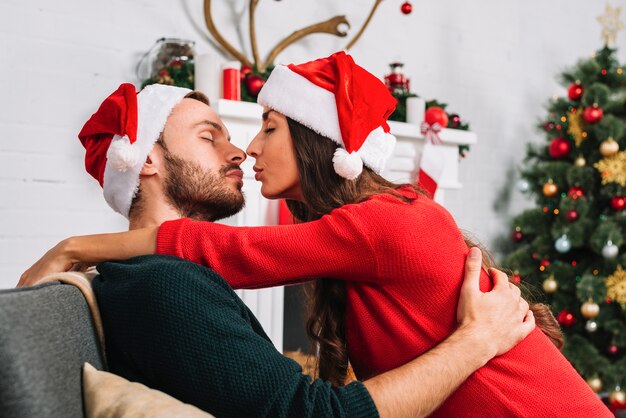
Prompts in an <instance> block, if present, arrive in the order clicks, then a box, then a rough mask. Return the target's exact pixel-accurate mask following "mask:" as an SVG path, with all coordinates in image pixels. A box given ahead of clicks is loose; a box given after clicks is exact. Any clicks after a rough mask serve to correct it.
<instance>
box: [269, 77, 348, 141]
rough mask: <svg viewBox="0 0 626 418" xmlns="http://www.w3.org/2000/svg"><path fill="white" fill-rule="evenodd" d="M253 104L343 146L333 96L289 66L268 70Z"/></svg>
mask: <svg viewBox="0 0 626 418" xmlns="http://www.w3.org/2000/svg"><path fill="white" fill-rule="evenodd" d="M295 92H297V94H295ZM257 102H258V103H259V104H260V105H262V106H267V107H269V108H271V109H274V110H276V111H278V112H280V113H282V114H283V115H285V116H288V117H290V118H291V119H293V120H295V121H296V122H300V123H301V124H303V125H304V126H306V127H307V128H310V129H312V130H314V131H315V132H317V133H318V134H320V135H324V136H325V137H327V138H330V139H332V140H333V141H334V142H336V143H337V144H339V145H341V146H344V145H343V140H342V137H341V128H340V127H339V116H337V104H336V103H335V94H334V93H333V92H330V91H328V90H325V89H323V88H322V87H320V86H318V85H316V84H314V83H311V82H310V81H309V80H307V79H306V78H304V77H302V76H301V75H300V74H297V73H294V72H293V71H291V70H290V69H289V67H287V66H285V65H278V66H276V67H275V68H274V69H273V70H272V73H271V74H270V76H269V78H268V79H267V81H266V82H265V84H264V85H263V88H262V89H261V92H260V93H259V97H258V98H257Z"/></svg>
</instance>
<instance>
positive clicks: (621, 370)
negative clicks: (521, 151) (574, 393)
mask: <svg viewBox="0 0 626 418" xmlns="http://www.w3.org/2000/svg"><path fill="white" fill-rule="evenodd" d="M599 20H600V21H601V23H602V25H603V33H602V34H603V38H604V41H605V46H604V47H603V48H602V49H600V50H599V51H597V52H596V53H595V54H593V55H592V56H591V58H589V59H584V60H581V61H580V62H578V64H577V65H575V66H574V67H573V68H571V69H569V70H567V71H565V72H564V73H563V74H561V81H562V84H563V86H564V87H565V88H566V89H567V90H566V92H565V91H564V95H563V97H559V98H554V99H552V100H551V101H550V102H549V104H548V114H547V117H546V119H545V120H543V121H542V123H541V124H540V128H541V129H542V130H543V131H544V132H545V135H546V139H547V141H546V142H545V143H542V144H531V145H529V147H528V151H527V155H526V159H525V160H524V167H523V169H522V173H521V177H522V179H521V180H520V182H519V183H518V187H519V188H520V190H522V191H524V192H526V193H529V194H532V195H534V196H535V198H536V202H537V207H535V208H532V209H529V210H526V211H524V212H523V213H521V214H520V215H518V216H517V217H516V218H515V219H514V220H513V231H512V234H513V241H514V242H515V243H516V244H515V247H514V249H513V251H512V252H511V253H510V254H508V256H507V257H506V259H505V261H504V263H503V264H504V265H505V266H507V267H509V268H511V270H513V271H514V274H515V275H516V276H515V277H516V278H517V279H519V278H520V277H521V278H522V284H524V283H527V284H528V285H527V287H528V288H529V289H533V288H534V289H543V291H544V292H545V295H544V297H543V298H542V299H543V300H544V301H545V302H546V303H548V304H549V305H551V307H552V310H553V312H554V314H555V316H556V318H557V320H558V321H559V323H560V324H561V326H562V329H563V332H564V334H565V346H564V348H563V354H564V355H565V356H566V357H567V358H568V360H569V361H570V362H571V363H572V364H573V365H574V367H575V368H576V370H578V372H579V373H580V374H581V375H582V376H583V377H584V378H585V379H586V380H587V382H588V383H589V385H590V386H591V387H592V389H594V390H595V391H596V392H599V391H601V390H602V389H603V388H604V390H605V391H606V392H605V393H607V394H609V397H610V401H611V403H612V406H613V407H614V409H615V408H618V407H620V405H622V404H624V405H625V406H626V403H624V402H625V401H624V395H625V394H624V388H625V387H626V235H625V234H626V210H625V209H626V74H624V72H625V70H626V68H625V67H624V66H620V65H619V63H618V61H617V59H616V50H615V49H612V48H610V47H609V45H611V43H612V42H614V40H615V35H616V32H617V30H619V29H620V26H622V27H623V25H622V24H621V22H620V21H619V9H611V8H610V6H607V12H606V14H605V15H604V16H601V17H600V18H599Z"/></svg>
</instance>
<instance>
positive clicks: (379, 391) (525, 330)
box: [364, 248, 535, 417]
mask: <svg viewBox="0 0 626 418" xmlns="http://www.w3.org/2000/svg"><path fill="white" fill-rule="evenodd" d="M481 261H482V258H481V253H480V250H478V248H472V249H471V250H470V255H469V256H468V259H467V261H466V263H465V281H464V283H463V287H462V289H461V297H460V300H459V305H458V310H457V318H458V321H459V324H460V325H459V328H458V329H457V330H456V331H455V332H454V333H453V334H452V335H450V336H449V337H448V338H447V339H446V340H445V341H443V342H442V343H441V344H439V345H438V346H437V347H435V348H433V349H432V350H430V351H429V352H427V353H426V354H424V355H422V356H420V357H418V358H417V359H415V360H413V361H412V362H410V363H408V364H406V365H404V366H402V367H399V368H397V369H394V370H391V371H389V372H386V373H383V374H381V375H378V376H376V377H374V378H372V379H370V380H367V381H365V382H364V384H365V386H366V388H367V390H368V391H369V393H370V396H371V397H372V399H373V400H374V403H375V405H376V408H377V409H378V412H379V414H380V416H381V417H422V416H427V415H429V414H431V413H432V412H433V411H434V410H435V409H437V408H438V407H439V406H440V405H441V404H442V403H443V402H444V401H445V400H446V399H447V398H448V396H450V395H451V394H452V393H453V392H454V391H455V390H456V389H457V388H458V387H459V385H461V384H462V383H463V382H464V381H465V380H466V379H467V378H468V377H469V376H470V375H471V374H472V373H474V371H476V370H477V369H479V368H480V367H482V366H484V365H485V364H486V363H487V362H488V361H489V360H491V358H493V357H495V356H497V355H500V354H503V353H505V352H506V351H508V350H510V349H511V348H513V347H514V346H515V345H517V343H518V342H520V341H521V340H522V339H524V338H525V337H526V336H527V335H528V334H530V332H531V331H532V330H533V329H534V327H535V320H534V317H533V314H532V311H530V310H529V309H528V303H526V301H524V299H521V298H520V291H519V289H518V288H517V287H515V286H513V285H509V283H508V278H507V276H506V275H505V274H504V273H502V272H500V271H497V270H495V269H494V270H491V274H492V277H493V279H494V282H495V286H494V288H493V290H492V291H491V292H488V293H483V292H481V291H480V289H479V286H478V283H479V277H480V269H481Z"/></svg>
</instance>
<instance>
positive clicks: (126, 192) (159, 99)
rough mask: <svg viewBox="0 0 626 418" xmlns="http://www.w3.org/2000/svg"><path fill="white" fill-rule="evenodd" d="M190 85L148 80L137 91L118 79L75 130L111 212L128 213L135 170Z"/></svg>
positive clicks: (136, 176) (136, 177)
mask: <svg viewBox="0 0 626 418" xmlns="http://www.w3.org/2000/svg"><path fill="white" fill-rule="evenodd" d="M190 92H191V90H189V89H184V88H180V87H172V86H165V85H162V84H153V85H150V86H147V87H145V88H144V89H143V90H142V91H141V92H140V93H137V92H136V90H135V86H133V85H132V84H128V83H125V84H122V85H120V86H119V87H118V89H117V90H116V91H115V92H113V94H111V95H110V96H109V97H107V98H106V99H105V100H104V102H102V104H101V105H100V108H99V109H98V110H97V111H96V113H94V114H93V115H92V116H91V118H89V120H88V121H87V123H85V126H83V129H82V130H81V131H80V133H79V134H78V138H79V139H80V142H81V143H82V144H83V146H84V147H85V151H86V153H85V168H86V169H87V172H88V173H89V174H91V175H92V176H93V178H95V179H96V180H98V183H100V186H102V189H103V192H104V198H105V200H106V201H107V203H108V204H109V206H111V208H113V210H115V211H116V212H118V213H120V214H122V215H123V216H124V217H125V218H127V219H128V212H129V211H130V205H131V203H132V201H133V198H134V197H135V194H136V193H137V189H138V188H139V173H140V171H141V167H142V166H143V164H144V163H145V162H146V158H147V157H148V154H149V153H150V151H151V150H152V147H153V146H154V144H155V142H156V141H157V139H159V136H160V135H161V132H163V128H164V127H165V122H166V121H167V118H168V116H169V115H170V113H171V112H172V109H174V107H175V106H176V105H177V104H178V103H180V101H181V100H182V99H183V98H184V97H185V96H186V95H187V94H188V93H190Z"/></svg>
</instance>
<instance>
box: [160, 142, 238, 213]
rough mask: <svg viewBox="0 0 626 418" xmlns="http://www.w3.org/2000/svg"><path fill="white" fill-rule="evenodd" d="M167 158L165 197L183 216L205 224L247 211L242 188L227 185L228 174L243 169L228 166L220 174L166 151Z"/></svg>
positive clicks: (164, 152)
mask: <svg viewBox="0 0 626 418" xmlns="http://www.w3.org/2000/svg"><path fill="white" fill-rule="evenodd" d="M163 156H164V159H165V169H166V172H167V176H166V178H165V190H164V192H165V198H166V199H167V200H168V202H169V203H170V204H171V205H172V206H173V207H174V209H176V210H177V211H178V212H179V213H180V214H181V216H182V217H185V218H191V219H196V220H202V221H216V220H218V219H223V218H227V217H229V216H232V215H234V214H236V213H237V212H239V211H240V210H241V209H243V207H244V204H245V199H244V196H243V193H242V192H241V187H239V188H238V190H237V191H233V190H232V189H231V188H229V187H228V185H227V184H226V181H227V178H226V174H227V173H228V172H229V171H231V170H239V166H238V165H237V164H228V165H225V166H223V167H222V168H220V170H219V171H218V172H217V173H213V172H208V171H206V170H204V169H202V167H200V165H198V164H197V163H195V162H192V161H187V160H184V159H182V158H179V157H177V156H175V155H173V154H172V153H171V152H169V150H166V149H164V150H163Z"/></svg>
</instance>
